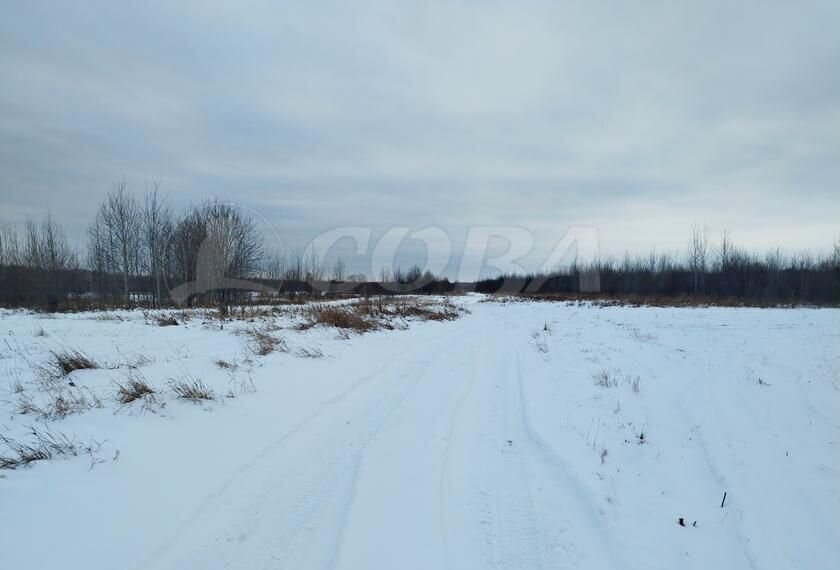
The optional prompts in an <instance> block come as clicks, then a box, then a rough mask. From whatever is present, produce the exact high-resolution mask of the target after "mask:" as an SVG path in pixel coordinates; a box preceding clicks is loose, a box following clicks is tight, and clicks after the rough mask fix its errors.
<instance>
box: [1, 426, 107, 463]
mask: <svg viewBox="0 0 840 570" xmlns="http://www.w3.org/2000/svg"><path fill="white" fill-rule="evenodd" d="M29 435H30V436H31V440H32V441H31V442H30V443H25V442H22V441H17V440H13V439H10V438H8V437H6V436H5V435H2V434H0V443H3V444H4V445H5V447H6V448H7V449H8V451H9V452H10V454H9V455H0V469H17V468H18V467H25V466H26V465H29V464H30V463H33V462H35V461H44V460H46V459H53V458H55V457H67V456H76V455H79V453H80V452H82V451H85V452H90V453H93V451H94V449H93V447H91V446H88V447H87V448H85V447H84V446H82V445H80V444H79V443H78V442H77V441H75V440H72V439H70V438H69V437H67V436H66V435H64V434H63V433H56V432H52V431H50V430H49V429H47V428H43V429H39V428H36V427H34V426H33V427H30V428H29Z"/></svg>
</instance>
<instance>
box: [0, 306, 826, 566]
mask: <svg viewBox="0 0 840 570" xmlns="http://www.w3.org/2000/svg"><path fill="white" fill-rule="evenodd" d="M481 301H482V298H481V297H478V296H469V297H464V298H461V299H460V300H458V301H456V302H458V303H461V304H463V305H465V306H467V308H468V309H469V311H470V313H469V314H465V315H464V316H462V318H460V319H458V320H455V321H451V322H431V321H426V322H420V321H405V322H404V323H403V322H402V321H400V322H398V323H396V324H397V325H399V326H398V327H397V329H402V330H387V331H376V332H371V333H368V334H364V335H358V334H341V333H340V331H338V330H337V329H335V328H329V327H323V326H319V327H315V328H312V329H310V330H306V331H300V330H297V329H296V328H295V327H294V325H295V323H296V322H298V320H297V317H295V316H294V315H291V314H289V315H287V314H285V313H284V314H281V315H277V316H270V317H257V318H256V319H255V320H254V322H249V321H248V320H237V321H234V322H230V323H225V324H224V327H223V328H222V327H221V326H220V324H219V322H218V321H214V320H207V321H206V322H205V321H203V320H202V318H201V317H200V315H194V316H193V318H192V319H190V320H188V321H186V322H185V323H184V322H179V324H178V325H177V326H167V327H159V326H156V324H155V322H154V319H151V318H150V317H149V316H144V315H143V314H142V313H140V312H133V313H127V312H123V313H111V314H109V315H106V316H105V317H103V315H102V314H90V313H88V314H76V315H66V316H64V315H59V316H55V317H52V318H47V317H45V316H43V315H34V314H27V313H24V312H13V311H5V312H0V334H2V337H3V342H2V343H0V400H2V403H0V413H2V416H0V434H2V435H5V436H6V437H7V438H9V441H12V442H21V441H28V440H27V439H26V438H27V437H31V436H27V429H28V427H29V426H35V427H36V430H41V432H42V435H43V434H44V433H47V434H51V435H52V436H54V437H66V438H67V439H66V440H64V439H62V440H61V441H65V442H67V441H69V442H72V443H74V444H75V445H76V448H77V451H78V453H79V455H78V456H75V457H73V456H71V457H69V458H65V457H59V458H55V459H53V460H50V461H38V462H35V463H33V464H31V465H29V466H28V467H20V468H18V469H14V470H8V469H7V470H0V521H2V522H0V524H2V529H0V568H3V569H18V568H89V569H93V568H102V569H109V570H111V569H114V568H150V569H152V568H155V569H157V568H172V569H176V568H201V569H211V568H241V569H243V570H252V569H262V568H288V569H295V570H301V569H321V568H335V569H357V570H370V569H378V568H381V569H387V570H394V569H399V570H409V569H414V568H416V569H422V570H431V569H446V568H448V569H451V570H469V569H477V570H478V569H487V568H508V569H531V568H544V569H555V568H587V569H592V568H638V569H640V570H642V569H651V568H668V569H672V568H697V569H704V570H705V569H709V568H760V569H774V568H779V569H782V568H786V569H806V568H807V569H818V568H826V569H829V568H840V455H838V445H837V443H838V440H840V311H838V310H834V309H746V308H744V309H733V308H697V309H669V308H628V307H605V308H599V307H593V306H589V305H574V304H558V303H525V302H510V303H489V302H481ZM254 329H257V330H259V331H261V332H262V333H263V334H268V335H270V336H271V337H274V338H279V337H282V338H283V339H284V340H285V345H284V346H282V347H281V348H282V350H277V351H274V352H271V353H269V354H266V355H264V356H260V355H259V354H258V352H259V351H258V350H256V349H255V344H254V343H255V342H256V340H255V337H254V335H253V334H248V333H247V332H246V331H248V330H254ZM65 349H73V350H79V351H82V352H83V353H85V354H87V355H88V356H90V357H91V358H93V359H94V360H95V361H97V362H98V363H99V364H100V365H101V366H102V368H100V369H96V370H79V371H75V372H72V373H71V374H70V375H68V376H66V377H63V378H60V379H58V380H45V379H44V375H45V374H46V373H47V372H46V371H44V370H41V371H40V373H39V371H38V367H39V366H40V365H43V364H45V363H46V362H47V361H48V357H49V352H50V351H51V350H56V351H60V350H65ZM219 361H223V362H219ZM129 377H130V378H134V379H138V378H140V379H145V381H146V382H148V384H149V385H150V386H151V387H152V388H154V389H155V390H156V391H157V393H156V394H154V395H152V396H147V397H145V398H141V399H140V400H137V401H134V402H132V403H130V404H126V405H120V404H119V403H118V402H117V399H116V397H117V394H116V383H125V382H127V380H128V379H129ZM173 380H174V381H175V382H177V381H179V380H184V381H194V380H200V381H201V382H203V383H204V384H205V385H206V386H207V388H209V389H211V390H213V392H214V393H215V394H216V395H217V398H216V399H215V400H212V401H202V402H200V403H192V402H190V401H184V400H181V399H178V398H177V397H176V396H175V394H174V393H173V392H172V390H171V387H170V382H171V381H173ZM56 382H57V383H58V387H57V386H56V384H55V383H56ZM70 382H72V383H73V384H74V386H70V385H69V383H70ZM45 388H49V389H50V392H49V393H46V392H44V389H45ZM56 390H58V392H56ZM74 394H75V397H76V400H73V397H74ZM56 395H59V396H62V397H64V398H65V400H66V402H65V404H64V405H66V406H70V407H71V409H70V410H69V411H68V412H69V413H68V414H67V415H65V416H64V417H58V416H60V415H61V414H60V413H59V412H60V411H61V409H62V408H61V406H59V409H58V412H57V411H56V406H55V396H56ZM50 398H52V399H50ZM99 405H101V407H98V406H99ZM73 406H76V408H77V409H75V408H73ZM21 411H26V412H27V413H26V414H21V413H20V412H21ZM74 411H78V412H79V413H72V412H74ZM45 414H49V415H50V419H44V418H43V417H42V416H43V415H45ZM7 447H8V446H5V447H4V444H0V456H2V455H4V454H5V455H8V453H9V450H8V449H7ZM724 493H726V501H725V503H724V504H723V506H721V503H722V499H723V496H724ZM680 520H682V522H683V523H684V525H685V526H681V525H680V524H679V521H680Z"/></svg>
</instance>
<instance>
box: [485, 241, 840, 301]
mask: <svg viewBox="0 0 840 570" xmlns="http://www.w3.org/2000/svg"><path fill="white" fill-rule="evenodd" d="M476 290H477V291H479V292H482V293H497V292H502V293H505V292H506V293H527V294H537V295H553V294H556V295H582V294H583V295H598V296H614V297H627V296H638V297H668V298H675V297H689V296H691V297H695V298H702V299H706V300H725V299H730V300H741V301H751V302H764V303H813V304H838V303H840V239H838V240H837V241H836V242H835V244H834V246H833V249H832V251H830V252H829V253H827V254H825V255H823V256H815V255H812V254H809V253H799V254H792V255H785V254H783V253H782V251H781V250H780V249H778V248H777V249H774V250H771V251H768V252H767V253H764V254H758V253H754V252H750V251H748V250H746V249H744V248H742V247H739V246H738V245H737V244H735V242H734V240H733V239H732V236H731V234H730V233H729V232H728V231H724V232H723V233H722V235H721V236H720V240H719V241H718V242H717V243H714V242H713V241H712V239H711V235H710V232H709V230H708V228H706V227H700V226H696V225H695V226H694V227H692V229H691V233H690V237H689V240H688V246H687V248H686V251H685V254H684V255H682V256H680V255H675V254H672V253H657V252H656V251H655V250H654V251H651V252H650V253H649V254H648V255H646V256H641V255H637V256H630V255H625V256H624V258H622V259H616V258H608V259H597V260H590V261H586V262H576V263H573V264H570V265H569V266H567V267H564V268H558V269H557V270H556V271H551V272H545V273H534V274H526V275H502V276H499V277H495V278H490V279H482V280H480V281H479V282H477V283H476Z"/></svg>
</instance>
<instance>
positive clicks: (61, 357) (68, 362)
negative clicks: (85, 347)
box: [50, 350, 99, 376]
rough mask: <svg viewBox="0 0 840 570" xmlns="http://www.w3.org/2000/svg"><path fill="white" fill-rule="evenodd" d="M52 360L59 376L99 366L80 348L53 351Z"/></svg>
mask: <svg viewBox="0 0 840 570" xmlns="http://www.w3.org/2000/svg"><path fill="white" fill-rule="evenodd" d="M50 354H51V362H52V364H53V366H54V367H55V369H56V371H57V372H58V375H59V376H67V375H68V374H70V373H71V372H75V371H76V370H88V369H94V368H99V365H98V364H97V363H96V362H95V361H94V360H93V359H92V358H90V357H89V356H87V355H86V354H85V353H83V352H81V351H78V350H64V351H62V352H55V351H53V352H51V353H50Z"/></svg>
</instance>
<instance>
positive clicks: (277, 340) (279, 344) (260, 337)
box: [217, 328, 289, 368]
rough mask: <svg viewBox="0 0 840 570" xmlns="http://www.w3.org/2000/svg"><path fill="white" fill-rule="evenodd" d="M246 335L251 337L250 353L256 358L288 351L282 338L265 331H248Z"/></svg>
mask: <svg viewBox="0 0 840 570" xmlns="http://www.w3.org/2000/svg"><path fill="white" fill-rule="evenodd" d="M247 334H248V336H250V337H251V351H252V352H253V353H254V354H256V355H258V356H268V355H269V354H271V353H272V352H288V350H289V349H288V347H287V346H286V341H285V340H284V339H283V338H281V337H276V336H274V335H272V334H270V332H269V331H268V330H266V329H256V328H254V329H250V330H248V332H247ZM217 364H218V362H217ZM220 368H223V366H220Z"/></svg>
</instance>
